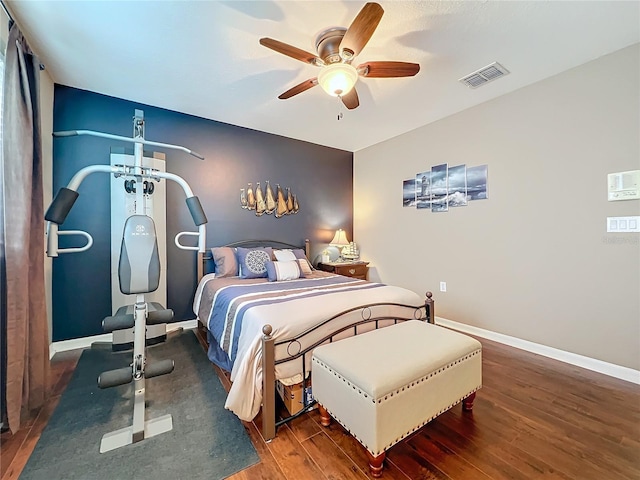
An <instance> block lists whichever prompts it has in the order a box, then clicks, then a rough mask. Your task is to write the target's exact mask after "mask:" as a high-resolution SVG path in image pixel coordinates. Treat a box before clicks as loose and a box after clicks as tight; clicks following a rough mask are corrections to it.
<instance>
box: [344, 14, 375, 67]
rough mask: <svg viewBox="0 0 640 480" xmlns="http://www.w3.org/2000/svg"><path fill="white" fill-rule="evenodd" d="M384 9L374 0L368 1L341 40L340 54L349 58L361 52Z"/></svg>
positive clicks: (346, 58)
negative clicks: (373, 0)
mask: <svg viewBox="0 0 640 480" xmlns="http://www.w3.org/2000/svg"><path fill="white" fill-rule="evenodd" d="M383 13H384V10H383V9H382V7H381V6H380V5H379V4H377V3H373V2H369V3H367V4H366V5H365V6H364V7H362V10H360V13H358V16H357V17H356V18H354V20H353V22H351V25H350V26H349V29H348V30H347V31H346V32H345V34H344V37H342V41H341V42H340V55H341V56H342V58H344V59H345V60H349V59H351V58H352V57H355V56H356V55H358V53H360V51H361V50H362V49H363V48H364V46H365V45H366V44H367V42H368V41H369V39H370V38H371V35H373V32H374V31H375V29H376V27H377V26H378V23H380V19H381V18H382V14H383Z"/></svg>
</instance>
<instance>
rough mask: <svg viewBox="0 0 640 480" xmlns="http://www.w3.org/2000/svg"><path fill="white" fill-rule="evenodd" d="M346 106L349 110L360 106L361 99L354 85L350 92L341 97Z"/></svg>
mask: <svg viewBox="0 0 640 480" xmlns="http://www.w3.org/2000/svg"><path fill="white" fill-rule="evenodd" d="M340 100H342V103H344V106H345V107H347V108H348V109H349V110H353V109H354V108H358V105H360V100H358V92H356V87H353V88H352V89H351V91H350V92H349V93H347V94H346V95H344V96H342V97H340Z"/></svg>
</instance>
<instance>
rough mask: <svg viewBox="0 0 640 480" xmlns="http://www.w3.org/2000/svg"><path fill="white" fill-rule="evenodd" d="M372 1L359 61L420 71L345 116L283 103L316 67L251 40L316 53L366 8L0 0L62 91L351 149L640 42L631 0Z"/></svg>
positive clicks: (347, 4)
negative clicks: (479, 82)
mask: <svg viewBox="0 0 640 480" xmlns="http://www.w3.org/2000/svg"><path fill="white" fill-rule="evenodd" d="M379 3H380V4H381V5H382V7H383V8H384V10H385V13H384V16H383V17H382V20H381V22H380V24H379V25H378V28H377V30H376V31H375V33H374V34H373V36H372V38H371V40H370V41H369V43H368V44H367V45H366V46H365V48H364V49H363V50H362V52H361V53H360V55H358V57H357V58H356V59H355V61H354V62H353V64H354V65H358V64H359V63H363V62H365V61H371V60H397V61H406V62H415V63H419V64H420V65H421V71H420V72H419V73H418V74H417V75H416V76H415V77H410V78H390V79H386V78H383V79H376V78H360V79H359V80H358V83H357V84H356V87H357V91H358V95H359V97H360V107H358V108H357V109H355V110H347V109H346V108H341V107H340V104H339V101H338V100H337V99H336V98H333V97H330V96H328V95H327V94H326V93H324V92H323V90H322V89H321V88H320V87H315V88H312V89H311V90H308V91H306V92H303V93H301V94H299V95H297V96H294V97H292V98H290V99H288V100H279V99H278V98H277V97H278V95H279V94H281V93H282V92H284V91H285V90H287V89H289V88H290V87H292V86H293V85H296V84H298V83H300V82H302V81H304V80H306V79H308V78H312V77H315V76H317V73H318V71H319V70H318V67H314V66H311V65H308V64H305V63H302V62H300V61H297V60H294V59H292V58H290V57H287V56H284V55H281V54H279V53H276V52H274V51H272V50H270V49H267V48H265V47H263V46H261V45H260V44H259V43H258V40H259V39H260V38H261V37H271V38H274V39H277V40H280V41H282V42H285V43H288V44H290V45H293V46H296V47H298V48H301V49H303V50H306V51H309V52H312V53H315V38H316V35H317V34H318V33H319V32H321V31H323V30H325V29H327V28H328V27H333V26H344V27H348V26H349V25H350V24H351V21H352V20H353V19H354V18H355V16H356V15H357V14H358V12H359V11H360V9H361V8H362V6H363V5H364V2H362V1H280V0H277V1H274V0H263V1H250V2H244V1H133V2H132V1H88V0H85V1H53V0H48V1H33V0H30V1H25V0H21V1H15V0H13V1H10V0H5V4H6V5H7V6H8V8H9V10H10V11H11V13H12V15H13V17H14V18H15V19H16V21H17V23H18V25H19V26H20V27H21V28H22V30H23V32H24V33H25V36H26V37H27V39H28V40H29V42H30V44H31V46H32V49H33V50H34V51H35V52H36V53H37V54H38V55H39V56H40V58H41V61H42V62H43V63H44V64H45V65H46V68H47V71H48V72H49V74H50V75H51V77H52V79H53V80H54V82H56V83H59V84H63V85H68V86H72V87H76V88H80V89H83V90H90V91H93V92H98V93H102V94H106V95H110V96H114V97H119V98H123V99H127V100H132V101H135V102H139V103H143V104H148V105H153V106H157V107H162V108H166V109H170V110H175V111H179V112H183V113H187V114H191V115H196V116H199V117H203V118H207V119H212V120H217V121H220V122H225V123H229V124H233V125H238V126H242V127H247V128H251V129H255V130H261V131H264V132H270V133H274V134H278V135H283V136H286V137H290V138H295V139H300V140H304V141H308V142H312V143H317V144H320V145H327V146H330V147H335V148H339V149H343V150H347V151H357V150H360V149H362V148H366V147H368V146H370V145H373V144H376V143H378V142H381V141H384V140H386V139H389V138H391V137H394V136H397V135H399V134H402V133H404V132H406V131H409V130H413V129H415V128H417V127H420V126H422V125H426V124H428V123H430V122H434V121H436V120H439V119H441V118H443V117H446V116H448V115H451V114H453V113H456V112H459V111H461V110H464V109H466V108H469V107H472V106H474V105H477V104H479V103H482V102H485V101H487V100H490V99H492V98H495V97H498V96H500V95H504V94H506V93H509V92H511V91H513V90H516V89H518V88H521V87H523V86H525V85H528V84H531V83H534V82H537V81H539V80H542V79H544V78H547V77H549V76H552V75H555V74H557V73H560V72H562V71H564V70H567V69H570V68H572V67H575V66H578V65H581V64H583V63H585V62H588V61H590V60H593V59H596V58H598V57H600V56H602V55H605V54H608V53H611V52H613V51H616V50H619V49H621V48H624V47H626V46H628V45H631V44H634V43H637V42H638V41H640V34H639V31H640V2H638V1H625V2H613V1H422V2H415V1H380V2H379ZM494 61H498V62H500V63H501V64H502V65H504V66H505V67H506V68H507V69H508V70H510V72H511V73H510V74H509V75H507V76H505V77H503V78H501V79H499V80H496V81H494V82H491V83H488V84H486V85H484V86H483V87H480V88H478V89H469V88H468V87H466V86H464V85H462V84H461V83H460V82H458V79H459V78H461V77H463V76H465V75H467V74H469V73H471V72H473V71H475V70H477V69H479V68H481V67H484V66H486V65H488V64H490V63H492V62H494ZM614 74H615V72H612V75H614ZM340 111H343V113H344V117H343V118H342V119H341V120H338V119H337V116H338V113H339V112H340ZM78 128H82V126H81V125H79V126H78Z"/></svg>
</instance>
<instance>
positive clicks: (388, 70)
mask: <svg viewBox="0 0 640 480" xmlns="http://www.w3.org/2000/svg"><path fill="white" fill-rule="evenodd" d="M356 70H358V73H359V74H360V75H362V76H363V77H369V78H393V77H413V76H414V75H415V74H416V73H418V72H419V71H420V65H419V64H417V63H409V62H367V63H362V64H360V65H358V68H357V69H356Z"/></svg>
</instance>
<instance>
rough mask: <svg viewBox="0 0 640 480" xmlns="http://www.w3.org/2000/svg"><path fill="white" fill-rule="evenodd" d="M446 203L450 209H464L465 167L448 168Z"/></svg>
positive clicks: (465, 197) (465, 203)
mask: <svg viewBox="0 0 640 480" xmlns="http://www.w3.org/2000/svg"><path fill="white" fill-rule="evenodd" d="M447 176H448V179H447V183H448V189H449V190H448V192H449V194H448V203H449V206H450V207H464V206H466V205H467V166H466V165H456V166H455V167H449V171H448V173H447Z"/></svg>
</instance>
